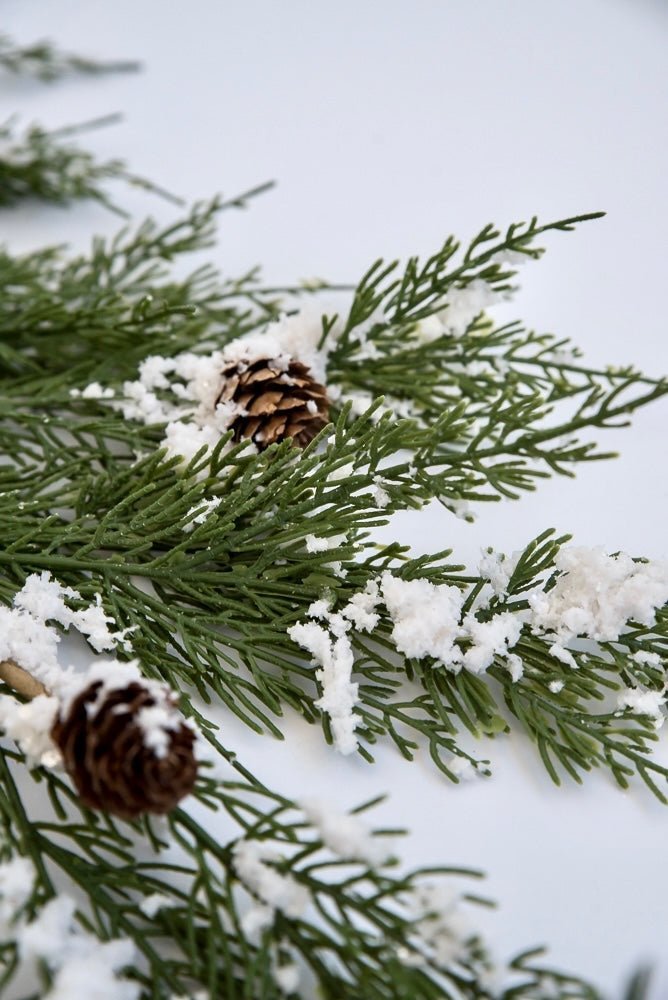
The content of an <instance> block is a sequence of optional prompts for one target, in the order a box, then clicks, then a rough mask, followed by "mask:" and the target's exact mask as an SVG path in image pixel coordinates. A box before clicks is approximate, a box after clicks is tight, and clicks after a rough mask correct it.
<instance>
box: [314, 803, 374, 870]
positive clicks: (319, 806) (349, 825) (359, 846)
mask: <svg viewBox="0 0 668 1000" xmlns="http://www.w3.org/2000/svg"><path fill="white" fill-rule="evenodd" d="M301 807H302V809H303V810H304V814H305V815H306V817H307V819H308V820H310V822H311V823H313V825H314V826H315V827H316V829H317V830H318V832H319V834H320V836H321V838H322V841H323V843H324V844H325V846H326V847H328V848H329V849H330V851H332V852H333V853H334V854H337V855H338V856H339V857H341V858H345V859H346V860H354V861H363V862H365V863H366V864H368V865H369V867H371V868H377V867H379V866H381V865H383V864H385V863H386V862H387V861H389V859H390V858H391V856H392V851H391V847H390V845H389V844H388V842H387V840H385V842H383V841H384V838H381V837H374V836H373V834H372V833H371V832H370V830H369V829H368V828H367V827H366V826H365V825H364V823H363V822H362V821H361V820H360V818H359V817H358V816H354V815H350V814H349V813H341V812H339V811H338V810H336V809H334V808H332V807H331V806H330V805H328V804H327V803H325V802H321V801H318V800H316V799H303V800H302V801H301Z"/></svg>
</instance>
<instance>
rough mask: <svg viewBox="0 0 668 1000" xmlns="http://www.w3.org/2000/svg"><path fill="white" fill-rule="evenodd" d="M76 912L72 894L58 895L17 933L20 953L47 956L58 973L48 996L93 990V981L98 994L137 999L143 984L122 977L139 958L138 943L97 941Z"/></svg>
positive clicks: (101, 998) (102, 998)
mask: <svg viewBox="0 0 668 1000" xmlns="http://www.w3.org/2000/svg"><path fill="white" fill-rule="evenodd" d="M74 912H75V903H74V900H73V899H72V898H71V897H69V896H66V895H62V896H56V897H55V898H54V899H52V900H50V901H49V902H48V903H46V904H45V906H43V907H42V909H41V911H40V913H39V914H38V915H37V917H36V918H35V920H33V921H32V922H31V923H30V924H27V925H25V926H23V927H21V928H20V929H19V931H18V934H17V941H18V946H19V953H20V955H21V958H22V959H23V960H24V961H29V960H41V961H43V962H46V964H47V965H48V966H49V968H50V969H51V970H52V972H53V973H55V975H54V982H53V986H52V987H51V989H50V990H49V992H48V993H47V994H46V995H45V1000H72V998H73V997H88V996H92V995H93V994H92V993H91V984H92V983H94V984H95V992H94V996H95V1000H137V998H138V997H139V993H140V987H139V985H138V984H137V983H131V982H129V981H128V980H124V979H120V978H118V974H119V973H120V972H121V970H122V969H123V968H125V967H126V966H130V965H132V964H133V962H134V955H135V948H134V945H133V943H132V942H131V941H129V940H126V939H122V938H119V939H115V940H113V941H105V942H100V941H98V939H97V938H96V937H94V936H93V935H92V934H88V933H86V932H85V931H83V930H81V929H80V928H79V927H78V926H77V925H76V924H75V922H74Z"/></svg>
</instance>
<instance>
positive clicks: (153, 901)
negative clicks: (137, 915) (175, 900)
mask: <svg viewBox="0 0 668 1000" xmlns="http://www.w3.org/2000/svg"><path fill="white" fill-rule="evenodd" d="M171 905H172V900H171V899H170V898H169V896H165V894H164V893H162V892H153V893H151V895H150V896H145V897H144V899H143V900H142V901H141V903H140V904H139V909H140V910H141V912H142V913H143V914H144V916H145V917H148V918H149V920H152V919H153V917H154V916H155V915H156V913H159V912H160V910H163V909H165V908H166V907H169V906H171Z"/></svg>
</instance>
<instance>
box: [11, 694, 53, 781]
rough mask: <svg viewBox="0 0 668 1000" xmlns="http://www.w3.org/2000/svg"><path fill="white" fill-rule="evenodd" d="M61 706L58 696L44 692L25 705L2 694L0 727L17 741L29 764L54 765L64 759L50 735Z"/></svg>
mask: <svg viewBox="0 0 668 1000" xmlns="http://www.w3.org/2000/svg"><path fill="white" fill-rule="evenodd" d="M58 708H59V701H58V699H57V698H54V697H50V696H48V695H44V694H41V695H37V697H36V698H33V699H32V701H28V702H26V703H25V704H23V703H22V702H19V701H17V700H16V699H15V698H12V697H11V696H10V695H3V696H0V729H2V730H3V732H4V733H5V734H6V735H7V736H8V737H9V738H10V739H11V740H14V741H15V742H16V743H17V744H18V746H19V749H20V750H21V752H22V753H24V754H25V755H26V757H27V760H28V764H29V765H30V766H37V765H42V766H46V767H54V766H55V765H56V764H59V763H60V761H61V755H60V753H59V751H58V750H57V749H56V747H55V745H54V742H53V739H52V737H51V729H52V727H53V723H54V721H55V718H56V715H57V713H58Z"/></svg>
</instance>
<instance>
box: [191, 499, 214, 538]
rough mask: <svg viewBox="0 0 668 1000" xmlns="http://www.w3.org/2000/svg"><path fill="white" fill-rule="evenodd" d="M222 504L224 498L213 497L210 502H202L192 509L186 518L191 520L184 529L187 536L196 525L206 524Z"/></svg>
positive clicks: (205, 500)
mask: <svg viewBox="0 0 668 1000" xmlns="http://www.w3.org/2000/svg"><path fill="white" fill-rule="evenodd" d="M222 502H223V501H222V497H211V498H210V499H208V500H207V499H203V500H200V501H199V503H196V504H195V506H194V507H191V508H190V510H189V511H188V513H187V514H186V517H187V518H189V520H188V523H187V524H186V525H185V526H184V528H183V530H184V531H185V532H186V534H189V533H190V532H191V531H193V530H194V528H195V526H196V525H198V524H204V522H205V521H206V520H207V518H208V517H209V516H210V515H211V514H212V513H213V511H214V510H216V508H217V507H219V506H220V505H221V503H222Z"/></svg>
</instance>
